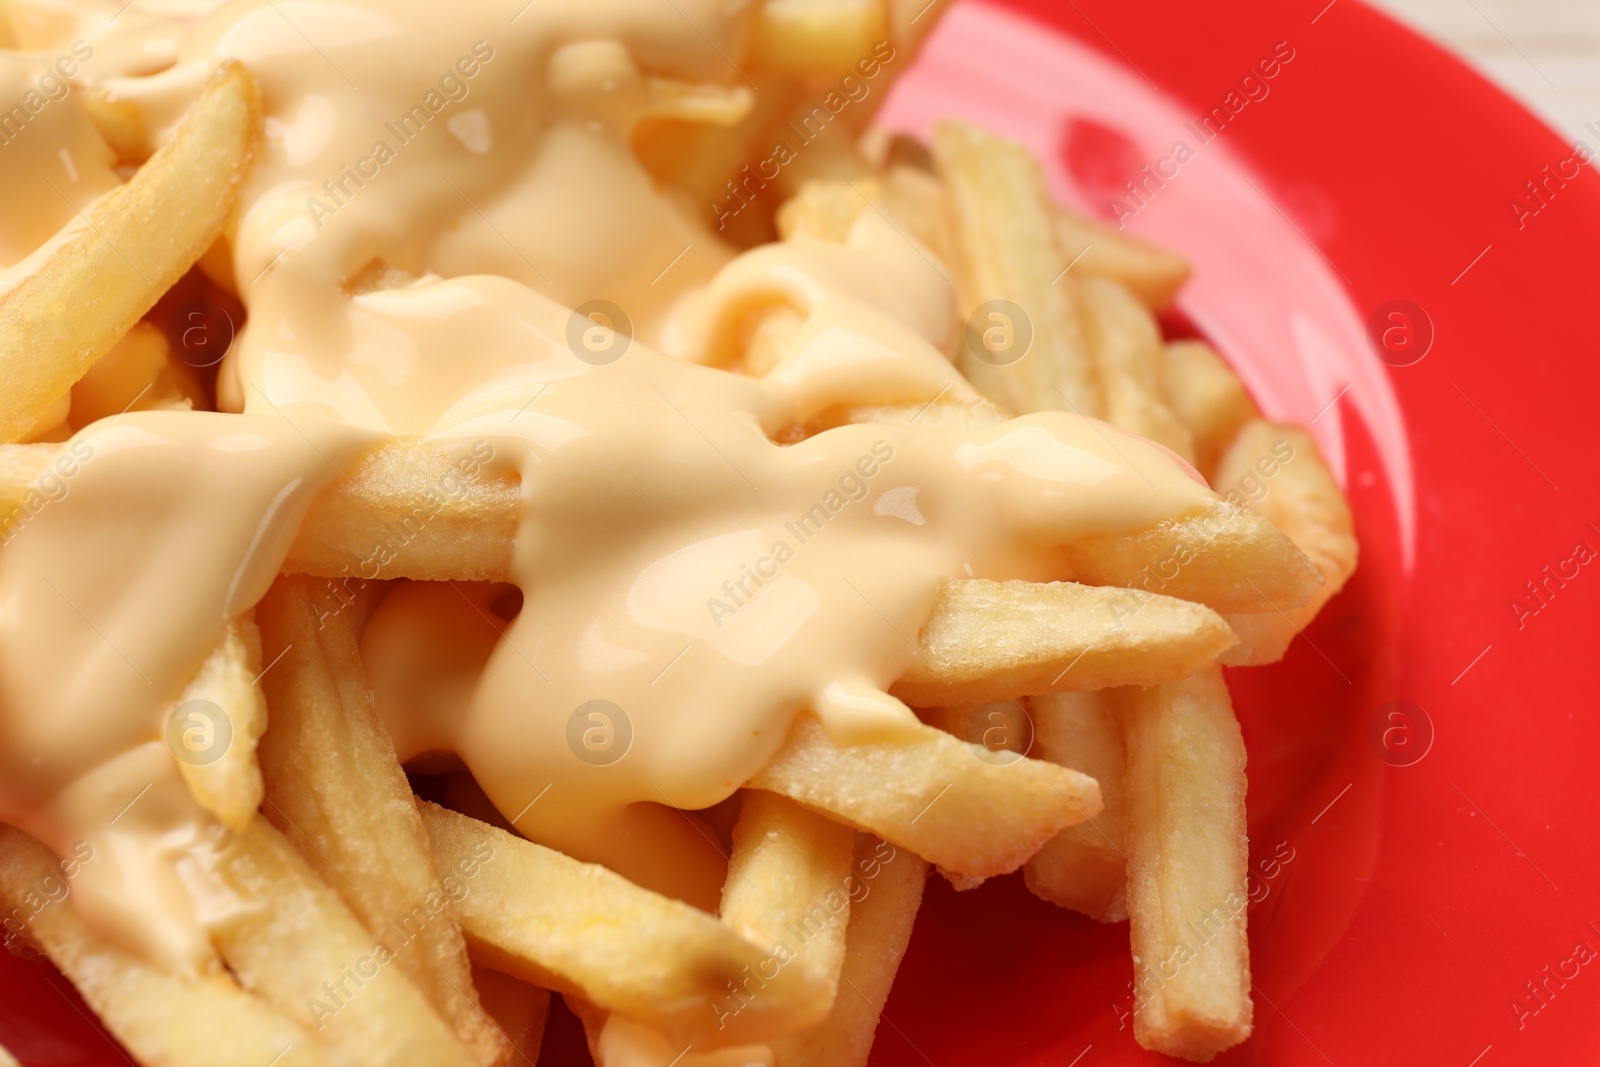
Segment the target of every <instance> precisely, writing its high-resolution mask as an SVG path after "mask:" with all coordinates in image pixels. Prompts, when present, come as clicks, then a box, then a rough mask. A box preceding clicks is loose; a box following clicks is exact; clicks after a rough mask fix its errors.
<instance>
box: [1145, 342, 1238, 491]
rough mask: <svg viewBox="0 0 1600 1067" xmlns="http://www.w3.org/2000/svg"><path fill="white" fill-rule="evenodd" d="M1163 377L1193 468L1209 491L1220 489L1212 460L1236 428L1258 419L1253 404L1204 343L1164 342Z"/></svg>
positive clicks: (1232, 374)
mask: <svg viewBox="0 0 1600 1067" xmlns="http://www.w3.org/2000/svg"><path fill="white" fill-rule="evenodd" d="M1166 378H1167V399H1168V400H1169V401H1170V402H1171V404H1172V410H1173V411H1174V412H1176V413H1177V416H1178V418H1179V419H1180V420H1182V422H1183V424H1184V425H1185V426H1187V427H1188V428H1189V433H1190V435H1191V436H1192V437H1193V438H1194V454H1195V466H1196V467H1198V468H1199V469H1200V473H1201V474H1203V475H1205V476H1206V478H1207V479H1208V480H1209V481H1210V482H1211V484H1212V485H1213V486H1218V485H1222V483H1221V482H1219V481H1218V480H1217V477H1216V472H1217V460H1218V459H1219V458H1220V457H1221V455H1222V450H1223V449H1225V448H1227V447H1228V444H1229V443H1230V442H1231V441H1232V440H1233V438H1234V435H1235V434H1237V433H1238V432H1239V428H1240V427H1241V426H1243V425H1244V424H1245V423H1246V422H1248V421H1250V420H1251V419H1253V418H1257V417H1258V413H1257V411H1256V405H1255V403H1254V401H1252V400H1251V399H1250V395H1249V394H1248V393H1246V392H1245V391H1244V384H1243V383H1242V382H1240V381H1239V378H1238V376H1237V375H1235V374H1234V373H1233V371H1231V370H1229V369H1228V365H1227V364H1226V363H1224V362H1223V361H1222V357H1221V356H1219V355H1217V353H1216V352H1215V351H1213V350H1212V348H1211V346H1210V345H1208V344H1206V343H1205V342H1204V341H1172V342H1169V343H1168V344H1167V368H1166ZM1226 488H1227V487H1226V486H1223V490H1222V491H1224V492H1225V491H1226Z"/></svg>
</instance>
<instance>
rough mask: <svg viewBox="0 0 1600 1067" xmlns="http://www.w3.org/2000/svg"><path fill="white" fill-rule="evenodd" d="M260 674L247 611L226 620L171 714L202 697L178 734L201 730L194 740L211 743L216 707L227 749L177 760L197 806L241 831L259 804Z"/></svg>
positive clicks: (263, 720) (263, 709)
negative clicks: (204, 758)
mask: <svg viewBox="0 0 1600 1067" xmlns="http://www.w3.org/2000/svg"><path fill="white" fill-rule="evenodd" d="M260 673H261V633H260V631H259V630H257V629H256V624H255V620H254V619H253V618H252V617H251V616H250V615H249V614H245V615H241V616H239V617H238V618H236V619H232V620H230V621H229V623H228V627H227V629H226V630H224V631H223V634H222V639H221V640H220V641H218V642H217V646H216V648H214V649H213V650H212V652H211V655H209V656H207V657H206V660H205V662H204V663H202V664H201V665H200V670H199V671H198V672H197V673H196V674H195V676H194V678H192V679H191V680H190V681H189V684H188V685H187V686H185V687H184V689H183V692H182V693H181V694H179V696H178V701H177V703H176V704H175V705H173V713H174V714H177V715H180V716H182V715H184V714H185V710H184V709H185V705H188V704H189V702H190V701H203V702H204V703H203V704H201V705H199V706H198V710H197V711H195V713H194V714H195V718H194V719H193V720H192V722H188V723H185V732H184V733H182V734H181V735H180V737H181V738H183V739H184V740H183V741H180V743H184V741H186V740H187V739H188V737H189V734H188V732H187V731H188V730H190V729H193V730H199V731H202V733H201V734H200V740H201V741H203V742H204V743H205V744H207V745H209V744H212V743H215V740H216V738H215V729H216V723H215V722H214V721H213V719H214V717H215V713H216V711H218V710H220V711H221V713H222V717H223V719H224V721H226V723H227V725H228V729H229V730H230V732H231V734H232V738H231V740H230V741H229V743H228V747H227V750H226V751H224V752H223V754H222V755H221V756H220V757H219V758H217V759H215V760H213V761H211V762H209V763H200V762H190V761H189V760H184V759H180V760H178V771H179V773H181V774H182V775H183V781H184V784H186V785H187V786H188V787H189V792H190V793H191V794H193V795H194V798H195V801H196V802H197V803H199V805H200V806H201V807H202V808H205V809H206V810H207V811H209V812H211V813H212V814H213V815H215V816H216V817H217V818H218V819H220V820H221V821H222V823H223V824H224V825H226V826H228V827H229V828H230V829H233V830H240V831H242V830H244V828H245V827H247V826H249V825H250V820H251V819H253V818H255V814H256V809H257V808H259V807H260V806H261V793H262V785H261V767H260V766H259V765H258V764H257V762H256V746H257V742H258V740H259V739H260V737H261V734H262V731H264V730H265V729H266V728H267V705H266V701H265V700H263V699H262V696H261V690H259V689H257V688H256V676H257V675H258V674H260Z"/></svg>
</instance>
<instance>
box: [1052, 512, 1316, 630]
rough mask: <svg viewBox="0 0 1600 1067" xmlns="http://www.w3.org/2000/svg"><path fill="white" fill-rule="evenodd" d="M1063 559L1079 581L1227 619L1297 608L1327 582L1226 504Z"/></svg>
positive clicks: (1263, 527) (1267, 529)
mask: <svg viewBox="0 0 1600 1067" xmlns="http://www.w3.org/2000/svg"><path fill="white" fill-rule="evenodd" d="M1062 552H1063V553H1064V554H1065V555H1066V557H1067V562H1068V565H1069V566H1070V567H1071V568H1072V571H1073V573H1074V575H1075V576H1076V577H1077V578H1078V579H1079V580H1080V581H1084V582H1088V583H1090V584H1092V585H1116V586H1125V587H1127V588H1130V589H1144V590H1148V591H1150V592H1152V593H1162V594H1164V595H1166V596H1174V597H1178V598H1180V599H1183V600H1193V601H1197V602H1199V603H1201V604H1205V605H1206V606H1207V607H1209V608H1211V609H1212V610H1213V611H1219V612H1222V613H1223V614H1228V613H1231V612H1250V611H1271V610H1272V609H1273V605H1277V606H1278V607H1279V608H1282V609H1287V608H1290V607H1299V606H1300V605H1301V604H1304V603H1306V602H1308V601H1309V600H1310V599H1311V596H1312V594H1313V593H1314V592H1315V591H1316V588H1317V585H1318V584H1319V583H1320V582H1321V581H1322V578H1321V576H1320V575H1318V574H1317V569H1316V568H1315V567H1313V566H1312V565H1311V561H1310V560H1308V559H1306V557H1305V556H1304V554H1302V553H1301V551H1300V550H1299V549H1298V548H1296V547H1295V546H1294V542H1293V541H1290V540H1289V539H1288V538H1287V537H1285V536H1284V535H1283V534H1282V532H1280V531H1279V530H1278V528H1277V527H1275V526H1273V525H1272V523H1270V522H1268V521H1267V520H1266V519H1264V518H1263V517H1261V516H1260V515H1257V514H1256V513H1255V512H1252V511H1246V510H1245V509H1244V508H1241V507H1238V506H1237V505H1234V504H1229V503H1227V502H1225V501H1218V502H1217V503H1214V504H1210V505H1208V506H1206V507H1205V508H1203V509H1202V510H1201V511H1199V512H1197V513H1194V514H1191V515H1188V516H1185V517H1184V518H1181V519H1174V520H1172V521H1170V522H1164V523H1161V524H1160V525H1158V526H1153V527H1151V528H1150V529H1148V530H1142V531H1140V532H1139V533H1135V534H1124V535H1122V536H1116V537H1094V538H1089V539H1088V540H1084V541H1078V542H1076V543H1074V544H1071V545H1067V546H1065V547H1064V548H1063V549H1062Z"/></svg>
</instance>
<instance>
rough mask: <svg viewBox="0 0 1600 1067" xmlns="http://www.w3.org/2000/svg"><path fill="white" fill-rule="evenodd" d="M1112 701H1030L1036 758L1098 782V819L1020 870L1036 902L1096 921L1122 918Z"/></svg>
mask: <svg viewBox="0 0 1600 1067" xmlns="http://www.w3.org/2000/svg"><path fill="white" fill-rule="evenodd" d="M1118 695H1119V694H1118V693H1115V692H1112V691H1101V692H1098V693H1054V694H1051V695H1049V696H1038V697H1032V698H1030V699H1029V701H1028V704H1029V707H1030V708H1031V709H1032V711H1033V728H1034V737H1035V741H1034V749H1033V754H1034V755H1035V756H1037V757H1038V758H1039V759H1046V760H1049V761H1050V762H1051V763H1059V764H1061V765H1062V766H1063V767H1070V768H1072V769H1073V770H1075V771H1079V772H1081V773H1083V774H1087V775H1090V776H1092V777H1093V778H1094V780H1095V781H1097V782H1099V783H1100V799H1101V802H1102V804H1103V805H1104V806H1103V807H1102V808H1101V809H1100V813H1099V814H1098V815H1095V816H1094V817H1093V818H1091V819H1089V820H1087V821H1086V822H1082V823H1079V824H1078V825H1077V826H1069V827H1067V828H1066V829H1065V830H1063V831H1061V832H1060V833H1059V834H1057V835H1056V836H1055V837H1052V838H1051V839H1050V840H1049V841H1048V842H1046V843H1045V846H1044V847H1043V848H1041V849H1040V850H1039V852H1038V854H1037V855H1035V856H1034V857H1033V858H1032V859H1030V860H1029V861H1028V863H1027V866H1025V867H1024V868H1023V875H1024V877H1025V878H1026V879H1027V882H1028V888H1029V889H1030V890H1032V891H1033V895H1034V896H1036V897H1039V898H1040V899H1042V900H1048V901H1050V902H1051V903H1052V904H1056V905H1059V906H1060V907H1063V908H1071V909H1072V910H1073V911H1077V912H1082V913H1083V914H1084V915H1087V916H1089V918H1091V919H1094V920H1095V921H1097V922H1103V923H1114V922H1121V921H1122V920H1124V919H1126V918H1127V917H1128V897H1127V884H1128V872H1127V868H1128V857H1127V855H1126V853H1125V851H1124V847H1125V846H1124V843H1123V841H1124V834H1125V823H1126V807H1127V783H1126V766H1125V765H1126V756H1125V753H1124V749H1123V740H1122V722H1121V719H1120V714H1119V710H1118V708H1117V707H1116V706H1115V703H1116V699H1117V696H1118Z"/></svg>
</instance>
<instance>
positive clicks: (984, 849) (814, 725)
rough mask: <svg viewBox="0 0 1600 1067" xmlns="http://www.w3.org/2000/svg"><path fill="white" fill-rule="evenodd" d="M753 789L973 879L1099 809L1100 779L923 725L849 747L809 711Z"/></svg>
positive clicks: (1017, 861) (1011, 865)
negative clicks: (1000, 756)
mask: <svg viewBox="0 0 1600 1067" xmlns="http://www.w3.org/2000/svg"><path fill="white" fill-rule="evenodd" d="M749 785H750V786H751V787H753V788H755V789H767V790H770V791H772V792H774V793H780V794H782V795H784V796H786V797H789V798H791V799H793V800H798V801H799V802H800V803H802V804H805V805H807V806H808V807H812V808H816V809H818V810H819V811H824V812H826V813H828V814H829V815H831V816H833V817H834V818H836V819H839V820H841V821H843V822H845V823H848V824H849V825H851V826H854V827H856V828H857V829H860V830H865V831H868V832H870V833H874V834H877V835H878V836H880V837H882V838H884V839H885V840H887V841H890V842H892V843H893V844H894V845H895V846H897V847H900V848H908V849H910V850H911V851H913V852H915V853H917V854H918V855H920V856H922V857H923V858H925V859H927V860H929V861H930V862H933V863H937V864H938V865H939V866H940V867H941V868H943V869H945V870H947V871H951V872H953V873H954V874H956V875H959V876H961V877H963V878H966V879H979V878H992V877H994V876H995V875H1000V874H1006V873H1008V872H1010V871H1014V870H1016V869H1017V868H1018V867H1020V866H1022V864H1023V862H1024V861H1025V860H1026V859H1027V858H1028V857H1029V856H1031V855H1033V854H1034V853H1035V852H1037V851H1038V850H1039V846H1040V845H1042V844H1044V843H1045V842H1046V841H1048V840H1049V839H1050V838H1051V837H1053V836H1055V834H1056V833H1057V832H1058V831H1060V830H1062V829H1063V828H1065V827H1067V826H1070V825H1072V824H1073V823H1077V822H1082V821H1083V820H1084V819H1087V818H1089V817H1090V816H1092V815H1094V814H1095V813H1096V812H1097V811H1099V810H1100V790H1099V787H1098V786H1097V785H1096V784H1095V782H1094V779H1092V778H1088V777H1086V776H1084V775H1081V774H1078V773H1076V772H1074V771H1069V770H1067V769H1066V768H1064V767H1057V766H1054V765H1052V764H1049V763H1042V762H1040V761H1038V760H1030V759H1026V758H1024V759H1018V760H1014V761H1010V760H1008V761H997V760H995V759H994V758H993V755H992V753H990V752H989V751H988V750H987V749H985V748H983V746H981V745H970V744H967V743H965V742H962V741H958V740H956V739H955V738H953V737H951V736H950V735H948V734H946V733H944V732H943V731H941V730H937V729H934V728H933V727H931V726H922V725H921V724H920V723H919V724H917V725H916V726H914V727H910V728H908V731H907V734H906V735H905V736H896V737H894V738H892V739H889V740H883V741H871V742H866V743H862V744H854V745H842V744H840V743H838V742H836V741H834V740H833V739H832V738H831V737H829V736H828V734H827V731H825V730H824V729H823V728H822V724H821V723H819V722H818V721H817V720H816V719H814V718H812V717H811V716H809V715H802V716H801V717H800V718H799V719H798V720H796V722H795V725H794V727H793V729H792V730H791V731H790V734H789V739H788V741H787V743H786V744H785V745H784V747H783V748H781V749H779V750H778V753H777V755H775V756H774V757H773V758H772V761H771V762H770V763H768V764H767V766H766V767H765V768H763V769H762V771H761V773H760V774H758V775H756V776H755V778H753V779H751V781H750V782H749Z"/></svg>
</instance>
